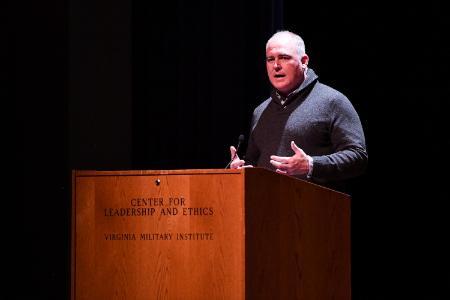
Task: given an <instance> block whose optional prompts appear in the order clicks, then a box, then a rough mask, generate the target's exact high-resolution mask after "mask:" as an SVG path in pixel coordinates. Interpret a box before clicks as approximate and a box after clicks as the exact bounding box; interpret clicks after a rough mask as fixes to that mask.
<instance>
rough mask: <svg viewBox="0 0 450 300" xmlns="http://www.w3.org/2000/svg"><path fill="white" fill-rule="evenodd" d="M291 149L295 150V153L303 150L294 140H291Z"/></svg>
mask: <svg viewBox="0 0 450 300" xmlns="http://www.w3.org/2000/svg"><path fill="white" fill-rule="evenodd" d="M291 149H292V151H294V152H295V153H300V151H302V149H300V148H299V147H298V146H297V145H296V144H295V142H294V141H291Z"/></svg>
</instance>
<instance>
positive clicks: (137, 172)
mask: <svg viewBox="0 0 450 300" xmlns="http://www.w3.org/2000/svg"><path fill="white" fill-rule="evenodd" d="M244 170H245V169H239V170H237V169H183V170H181V169H180V170H119V171H114V170H109V171H97V170H73V171H72V172H73V174H74V175H75V176H81V177H83V176H120V175H123V176H145V175H180V174H185V175H188V174H242V173H244Z"/></svg>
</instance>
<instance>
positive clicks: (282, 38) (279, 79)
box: [266, 31, 309, 95]
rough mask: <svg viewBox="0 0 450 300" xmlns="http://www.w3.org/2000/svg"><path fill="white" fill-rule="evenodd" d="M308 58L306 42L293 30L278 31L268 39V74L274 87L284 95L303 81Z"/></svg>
mask: <svg viewBox="0 0 450 300" xmlns="http://www.w3.org/2000/svg"><path fill="white" fill-rule="evenodd" d="M308 60H309V58H308V55H306V53H305V43H304V42H303V40H302V38H301V37H300V36H298V35H296V34H294V33H292V32H289V31H280V32H277V33H275V34H274V35H273V36H272V37H271V38H270V39H269V40H268V41H267V44H266V68H267V75H268V76H269V80H270V82H271V83H272V85H273V87H274V88H276V89H277V90H278V91H279V92H280V93H282V94H284V95H287V94H289V93H290V92H292V91H293V90H295V89H296V88H298V87H299V86H300V84H301V83H302V82H303V80H304V79H305V70H306V67H307V64H308Z"/></svg>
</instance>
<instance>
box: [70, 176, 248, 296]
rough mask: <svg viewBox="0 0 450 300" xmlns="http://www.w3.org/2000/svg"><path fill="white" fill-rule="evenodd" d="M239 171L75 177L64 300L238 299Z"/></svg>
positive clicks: (241, 292) (240, 241)
mask: <svg viewBox="0 0 450 300" xmlns="http://www.w3.org/2000/svg"><path fill="white" fill-rule="evenodd" d="M243 184H244V182H243V177H242V176H241V173H240V172H234V173H233V172H224V173H221V172H207V173H206V172H205V173H202V172H198V171H192V172H189V171H185V172H165V173H164V172H163V173H157V172H153V173H152V172H142V171H141V172H132V171H128V172H95V171H91V172H88V171H84V172H83V171H75V172H74V175H73V201H72V202H73V211H72V225H73V228H72V299H243V298H244V297H245V282H244V281H245V270H244V266H245V262H244V257H245V255H244V250H245V249H244V246H245V245H244V243H245V240H244V236H245V232H244V231H245V228H244V223H245V222H244V205H243V203H244V199H243V197H244V193H243V190H244V189H243Z"/></svg>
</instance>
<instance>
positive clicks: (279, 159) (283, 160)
mask: <svg viewBox="0 0 450 300" xmlns="http://www.w3.org/2000/svg"><path fill="white" fill-rule="evenodd" d="M289 158H290V157H286V156H276V155H271V156H270V159H271V160H274V161H277V162H280V163H284V164H286V163H288V162H289Z"/></svg>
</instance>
